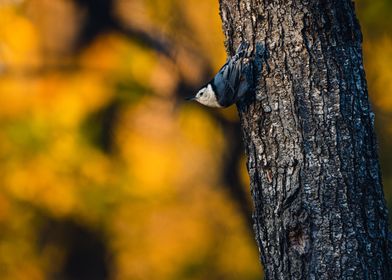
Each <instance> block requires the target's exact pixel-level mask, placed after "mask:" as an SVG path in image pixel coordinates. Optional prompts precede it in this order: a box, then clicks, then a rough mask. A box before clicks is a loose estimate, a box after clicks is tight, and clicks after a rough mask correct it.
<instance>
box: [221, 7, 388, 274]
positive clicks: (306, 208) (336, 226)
mask: <svg viewBox="0 0 392 280" xmlns="http://www.w3.org/2000/svg"><path fill="white" fill-rule="evenodd" d="M220 14H221V18H222V22H223V30H224V33H225V36H226V41H225V46H226V49H227V51H228V53H229V54H231V55H232V54H233V52H234V50H235V49H236V47H237V46H238V45H239V43H240V42H242V41H247V42H249V43H251V44H252V45H253V46H256V45H257V44H262V45H263V46H265V48H266V50H267V51H268V58H267V59H266V62H265V65H263V67H262V71H261V73H259V75H258V77H259V78H258V81H257V86H256V89H255V91H254V93H252V94H250V95H249V96H248V97H247V98H246V99H245V100H242V101H241V102H239V103H238V104H237V107H238V111H239V115H240V120H241V127H242V131H243V140H244V144H245V148H246V154H247V156H248V162H247V167H248V172H249V176H250V179H251V186H250V187H251V194H252V197H253V202H254V206H255V211H254V215H253V218H254V230H255V234H256V240H257V242H258V246H259V250H260V258H261V262H262V263H263V265H264V270H265V275H266V279H391V277H392V276H390V275H392V262H391V255H390V254H391V245H390V243H389V244H388V224H387V216H388V214H387V209H386V206H385V200H384V196H383V191H382V183H381V175H380V167H379V163H378V156H377V142H376V139H375V134H374V114H373V112H372V110H371V108H370V105H369V100H368V93H367V85H366V78H365V72H364V68H363V62H362V49H361V43H362V35H361V32H360V27H359V23H358V21H357V19H356V16H355V12H354V7H353V3H352V2H351V1H349V0H332V1H327V0H318V1H317V0H302V1H300V0H288V1H284V0H264V1H261V0H220ZM388 250H389V253H388ZM388 254H389V256H388Z"/></svg>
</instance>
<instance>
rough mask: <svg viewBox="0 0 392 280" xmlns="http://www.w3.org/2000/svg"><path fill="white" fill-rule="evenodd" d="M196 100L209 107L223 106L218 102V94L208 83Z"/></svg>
mask: <svg viewBox="0 0 392 280" xmlns="http://www.w3.org/2000/svg"><path fill="white" fill-rule="evenodd" d="M195 100H196V101H197V102H199V103H201V104H203V105H206V106H208V107H216V108H221V107H222V106H221V105H220V104H219V103H218V100H217V98H216V94H215V92H214V90H213V89H212V86H211V85H210V84H208V85H207V86H206V87H205V88H202V89H201V90H200V91H199V92H198V93H197V94H196V98H195Z"/></svg>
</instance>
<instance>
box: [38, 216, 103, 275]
mask: <svg viewBox="0 0 392 280" xmlns="http://www.w3.org/2000/svg"><path fill="white" fill-rule="evenodd" d="M39 243H40V247H41V249H42V250H43V249H44V248H45V247H47V246H53V247H56V248H58V249H59V250H60V251H61V252H64V254H65V255H64V256H65V257H64V261H63V263H62V265H61V266H60V267H58V268H55V269H54V272H53V273H52V275H48V279H53V280H59V279H61V280H105V279H109V267H110V265H109V252H108V248H107V246H106V243H105V238H104V237H103V235H102V234H101V233H99V232H97V231H95V230H93V229H91V228H87V227H86V226H85V225H81V224H78V223H76V222H74V221H71V220H54V219H52V218H48V217H45V218H44V222H43V226H42V229H41V232H40V242H39Z"/></svg>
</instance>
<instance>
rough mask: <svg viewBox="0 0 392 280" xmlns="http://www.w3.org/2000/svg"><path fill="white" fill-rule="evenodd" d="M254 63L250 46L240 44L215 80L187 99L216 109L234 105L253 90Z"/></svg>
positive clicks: (244, 43)
mask: <svg viewBox="0 0 392 280" xmlns="http://www.w3.org/2000/svg"><path fill="white" fill-rule="evenodd" d="M253 62H254V59H253V57H252V52H251V51H250V49H249V44H248V43H246V42H242V43H240V44H239V47H238V48H237V51H236V52H235V54H234V55H233V56H231V57H229V58H228V59H227V60H226V63H225V64H224V65H223V66H222V67H221V68H220V70H219V71H218V73H217V74H216V75H215V76H214V78H212V79H211V81H209V82H208V83H207V84H206V85H204V86H203V87H202V88H201V89H200V90H199V91H197V93H196V94H194V95H192V96H189V97H187V98H186V99H187V100H194V101H197V102H199V103H201V104H203V105H205V106H208V107H215V108H226V107H229V106H230V105H233V104H234V103H236V102H237V101H238V100H240V99H241V98H242V97H243V96H244V95H245V94H246V93H247V92H249V91H250V90H251V89H252V88H253V84H254V83H253V80H254V77H253Z"/></svg>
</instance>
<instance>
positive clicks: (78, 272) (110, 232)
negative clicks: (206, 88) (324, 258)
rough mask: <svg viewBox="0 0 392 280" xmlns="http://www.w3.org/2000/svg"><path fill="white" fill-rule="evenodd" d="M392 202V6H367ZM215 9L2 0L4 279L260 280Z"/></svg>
mask: <svg viewBox="0 0 392 280" xmlns="http://www.w3.org/2000/svg"><path fill="white" fill-rule="evenodd" d="M356 2H357V3H356V6H357V13H358V16H359V18H360V22H361V25H362V30H363V33H364V56H365V66H366V71H367V79H368V83H369V92H370V97H371V100H372V103H373V108H374V110H375V112H376V122H377V134H378V139H379V143H380V158H381V164H382V170H383V180H384V189H385V194H386V198H387V199H388V201H389V203H390V206H389V208H391V202H392V146H391V145H390V143H389V140H390V139H391V138H392V123H391V121H392V95H391V93H392V67H391V65H392V21H390V15H391V14H392V2H391V1H389V0H360V1H356ZM225 57H226V55H225V51H224V47H223V34H222V31H221V22H220V18H219V14H218V1H217V0H187V1H181V0H165V1H153V0H0V104H1V105H0V160H1V164H0V279H12V280H19V279H20V280H24V279H29V280H39V279H56V280H57V279H60V280H62V279H64V280H68V279H70V280H74V279H76V280H77V279H83V280H90V279H91V280H100V279H102V280H104V279H116V280H122V279H124V280H125V279H136V280H137V279H148V280H150V279H163V280H165V279H173V280H175V279H187V280H188V279H190V280H192V279H208V280H210V279H211V280H214V279H229V280H234V279H241V280H242V279H244V280H252V279H261V275H262V269H261V267H260V265H259V261H258V252H257V247H256V244H255V241H254V239H253V233H252V229H251V225H250V214H249V213H250V212H251V203H250V199H249V196H248V184H249V183H248V176H247V173H246V169H245V158H244V155H243V148H242V146H241V145H242V144H241V132H240V128H239V124H238V118H237V113H236V110H235V108H234V107H233V108H229V109H225V110H211V109H207V108H205V107H202V106H199V105H197V104H195V103H185V102H184V101H183V97H184V96H185V95H187V94H189V93H192V92H194V91H195V90H196V89H198V87H199V86H200V85H202V84H203V83H205V82H206V81H207V80H209V78H210V77H211V76H212V75H213V73H214V72H215V71H217V70H218V69H219V67H220V66H221V65H222V64H223V63H224V61H225Z"/></svg>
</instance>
